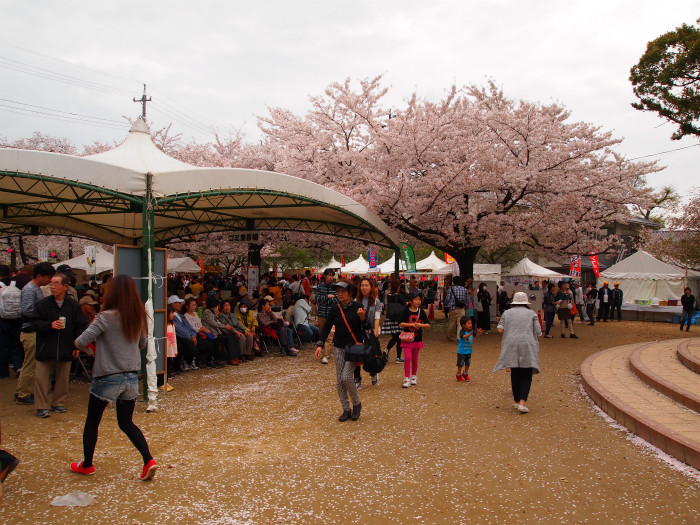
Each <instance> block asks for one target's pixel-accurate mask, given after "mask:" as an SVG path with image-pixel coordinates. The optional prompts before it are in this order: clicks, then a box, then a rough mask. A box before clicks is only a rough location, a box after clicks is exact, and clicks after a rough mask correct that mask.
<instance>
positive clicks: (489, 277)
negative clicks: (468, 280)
mask: <svg viewBox="0 0 700 525" xmlns="http://www.w3.org/2000/svg"><path fill="white" fill-rule="evenodd" d="M455 266H456V265H455ZM482 281H496V282H497V283H500V282H501V265H500V264H475V265H474V282H482Z"/></svg>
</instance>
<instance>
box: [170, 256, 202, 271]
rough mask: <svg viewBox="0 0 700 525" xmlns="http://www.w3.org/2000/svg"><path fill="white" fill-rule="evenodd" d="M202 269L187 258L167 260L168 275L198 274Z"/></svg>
mask: <svg viewBox="0 0 700 525" xmlns="http://www.w3.org/2000/svg"><path fill="white" fill-rule="evenodd" d="M201 271H202V268H201V267H200V266H199V265H198V264H197V263H196V262H194V261H193V260H192V259H190V258H189V257H173V258H172V259H170V258H168V272H169V273H199V272H201Z"/></svg>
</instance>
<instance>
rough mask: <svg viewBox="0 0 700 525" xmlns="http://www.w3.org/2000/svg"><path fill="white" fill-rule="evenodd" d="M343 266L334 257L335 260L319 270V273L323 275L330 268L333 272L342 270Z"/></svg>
mask: <svg viewBox="0 0 700 525" xmlns="http://www.w3.org/2000/svg"><path fill="white" fill-rule="evenodd" d="M341 266H342V265H341V264H340V262H338V261H336V260H335V257H333V258H332V259H331V260H330V262H328V264H324V265H323V266H321V267H320V268H319V269H318V270H317V273H323V272H325V271H326V270H327V269H328V268H330V269H332V270H340V267H341Z"/></svg>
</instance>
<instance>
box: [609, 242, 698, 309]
mask: <svg viewBox="0 0 700 525" xmlns="http://www.w3.org/2000/svg"><path fill="white" fill-rule="evenodd" d="M603 281H608V282H609V283H610V287H611V288H612V285H613V283H614V282H616V281H617V282H619V283H620V289H621V290H622V292H623V294H624V296H623V297H624V302H625V303H632V302H634V300H635V299H645V300H646V299H653V298H655V297H656V298H657V299H659V300H662V301H663V300H666V299H680V296H681V295H683V288H685V272H684V271H683V270H680V269H678V268H676V267H675V266H671V265H670V264H666V263H665V262H663V261H660V260H658V259H656V258H654V257H653V256H652V255H650V254H648V253H647V252H644V251H639V252H637V253H634V254H632V255H630V256H629V257H627V258H626V259H623V260H621V261H620V262H619V263H617V264H614V265H613V266H611V267H610V268H608V269H607V270H605V271H604V272H601V273H600V277H598V287H601V286H602V285H603Z"/></svg>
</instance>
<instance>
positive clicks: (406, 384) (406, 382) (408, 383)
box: [401, 377, 411, 388]
mask: <svg viewBox="0 0 700 525" xmlns="http://www.w3.org/2000/svg"><path fill="white" fill-rule="evenodd" d="M409 386H411V380H410V379H409V378H408V377H404V378H403V385H401V387H402V388H408V387H409Z"/></svg>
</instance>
